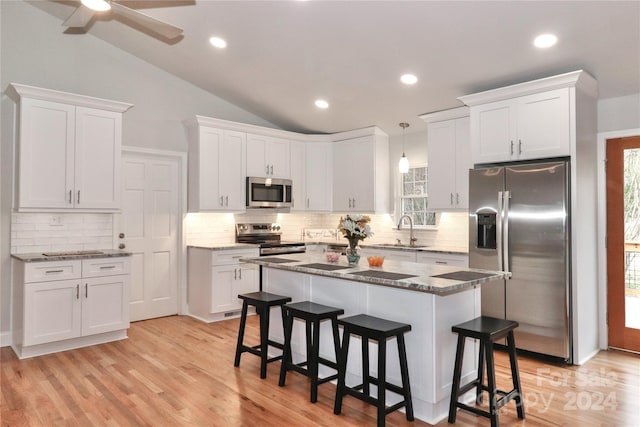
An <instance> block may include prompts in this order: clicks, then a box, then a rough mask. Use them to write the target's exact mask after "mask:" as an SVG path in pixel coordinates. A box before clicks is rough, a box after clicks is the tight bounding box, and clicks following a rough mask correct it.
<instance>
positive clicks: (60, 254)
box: [11, 249, 131, 262]
mask: <svg viewBox="0 0 640 427" xmlns="http://www.w3.org/2000/svg"><path fill="white" fill-rule="evenodd" d="M45 254H49V256H47V255H45ZM52 255H53V256H52ZM11 256H12V257H13V258H15V259H19V260H20V261H23V262H41V261H69V260H75V259H90V258H112V257H122V256H131V252H126V251H120V250H117V249H96V250H83V251H49V252H44V253H38V252H33V253H24V254H11Z"/></svg>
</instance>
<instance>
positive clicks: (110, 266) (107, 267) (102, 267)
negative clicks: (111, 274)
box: [100, 265, 116, 270]
mask: <svg viewBox="0 0 640 427" xmlns="http://www.w3.org/2000/svg"><path fill="white" fill-rule="evenodd" d="M112 268H116V266H115V265H103V266H101V267H100V270H110V269H112Z"/></svg>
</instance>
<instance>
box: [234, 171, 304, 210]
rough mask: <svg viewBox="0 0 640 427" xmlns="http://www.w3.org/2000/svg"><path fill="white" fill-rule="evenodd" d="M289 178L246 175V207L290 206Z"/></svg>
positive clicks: (290, 182) (290, 184)
mask: <svg viewBox="0 0 640 427" xmlns="http://www.w3.org/2000/svg"><path fill="white" fill-rule="evenodd" d="M291 187H292V181H291V180H290V179H277V178H260V177H249V176H248V177H247V193H246V194H247V208H278V209H280V208H290V207H291V199H292V197H293V196H292V193H291Z"/></svg>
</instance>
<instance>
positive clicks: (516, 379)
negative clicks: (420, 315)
mask: <svg viewBox="0 0 640 427" xmlns="http://www.w3.org/2000/svg"><path fill="white" fill-rule="evenodd" d="M517 327H518V322H514V321H512V320H505V319H496V318H494V317H488V316H481V317H476V318H475V319H472V320H469V321H467V322H464V323H460V324H458V325H455V326H453V327H452V328H451V331H452V332H454V333H457V334H458V347H457V350H456V361H455V367H454V371H453V384H452V386H451V400H450V403H449V422H450V423H455V421H456V411H457V408H461V409H464V410H467V411H470V412H473V413H474V414H477V415H481V416H483V417H487V418H489V419H490V420H491V426H492V427H498V424H499V420H498V410H499V409H500V408H502V407H503V406H504V405H506V404H507V403H509V402H510V401H511V400H515V402H516V409H517V412H518V418H521V419H524V417H525V415H524V403H523V401H522V387H521V385H520V375H519V372H518V360H517V358H516V344H515V339H514V336H513V330H514V329H515V328H517ZM467 337H468V338H475V339H477V340H479V343H480V351H479V356H478V377H477V378H476V379H475V380H473V381H471V382H470V383H468V384H466V385H464V386H460V377H461V375H462V360H463V357H464V344H465V339H466V338H467ZM504 337H506V338H507V350H508V352H509V363H510V365H511V377H512V379H513V389H512V390H511V391H509V392H506V391H502V390H498V389H497V387H496V377H495V366H494V359H493V343H494V342H495V341H497V340H499V339H502V338H504ZM485 360H486V367H487V385H484V383H483V377H484V367H485ZM473 388H475V389H476V403H478V404H480V403H482V392H483V391H486V392H488V393H489V410H488V411H484V410H482V409H479V408H477V407H474V406H470V405H467V404H465V403H461V402H459V401H458V399H459V397H460V396H462V395H463V394H465V393H466V392H468V391H469V390H471V389H473Z"/></svg>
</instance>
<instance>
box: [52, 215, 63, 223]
mask: <svg viewBox="0 0 640 427" xmlns="http://www.w3.org/2000/svg"><path fill="white" fill-rule="evenodd" d="M49 225H62V217H61V216H60V215H51V217H50V218H49Z"/></svg>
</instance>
